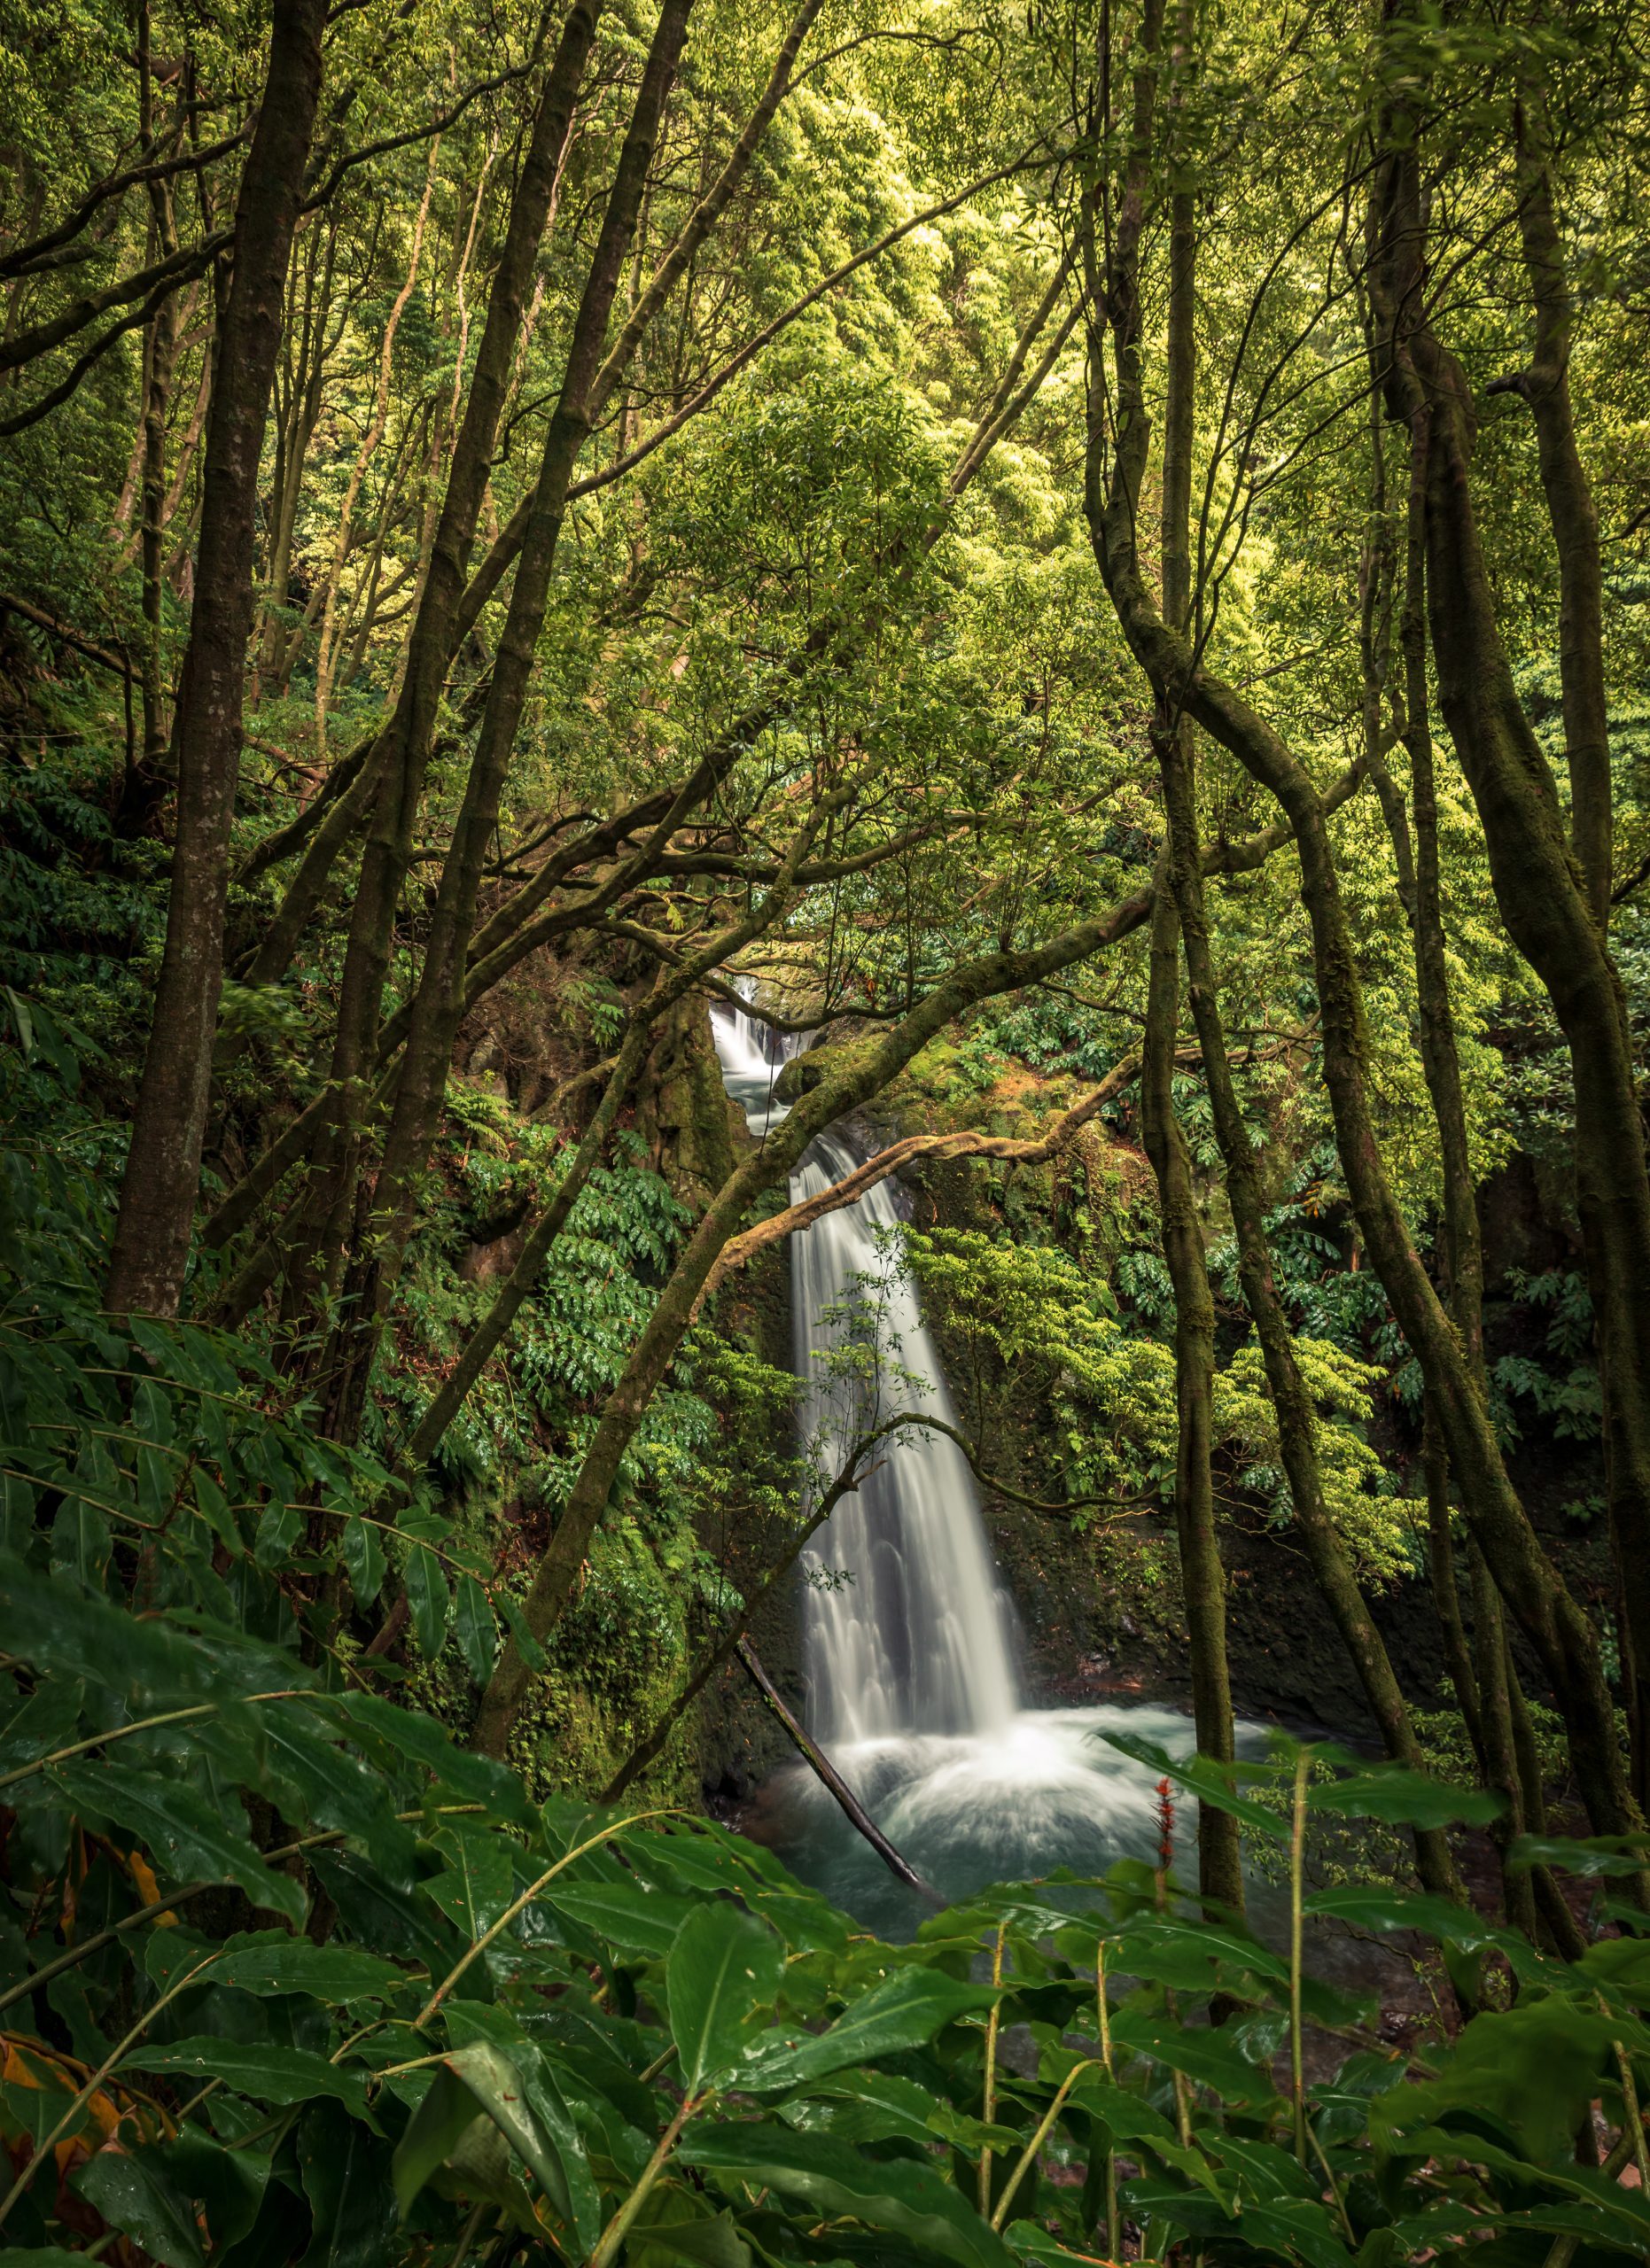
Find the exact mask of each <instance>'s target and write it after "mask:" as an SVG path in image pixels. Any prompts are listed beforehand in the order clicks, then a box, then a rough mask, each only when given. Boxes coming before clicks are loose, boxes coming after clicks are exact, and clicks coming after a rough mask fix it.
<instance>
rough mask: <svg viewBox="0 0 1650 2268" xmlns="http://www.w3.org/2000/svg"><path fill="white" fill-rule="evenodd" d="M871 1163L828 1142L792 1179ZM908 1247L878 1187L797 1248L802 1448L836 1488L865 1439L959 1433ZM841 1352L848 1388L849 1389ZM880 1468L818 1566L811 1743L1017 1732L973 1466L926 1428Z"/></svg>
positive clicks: (849, 1500)
mask: <svg viewBox="0 0 1650 2268" xmlns="http://www.w3.org/2000/svg"><path fill="white" fill-rule="evenodd" d="M859 1162H860V1161H859V1159H858V1158H857V1157H856V1156H855V1155H854V1153H853V1152H852V1149H850V1147H849V1146H848V1145H847V1144H846V1143H845V1142H844V1141H842V1140H841V1139H839V1138H835V1137H833V1136H831V1135H829V1134H827V1135H822V1136H821V1138H820V1139H819V1140H818V1141H817V1142H815V1143H814V1144H813V1146H812V1148H811V1149H810V1150H809V1151H808V1153H807V1154H806V1157H805V1158H804V1160H803V1161H802V1165H801V1167H800V1169H799V1170H798V1172H797V1173H796V1174H794V1175H793V1176H792V1177H791V1184H790V1189H791V1196H792V1199H793V1200H795V1199H798V1198H805V1197H813V1196H815V1195H817V1194H818V1193H819V1192H820V1191H821V1190H824V1189H828V1188H829V1187H831V1186H832V1185H833V1184H835V1183H837V1182H838V1181H840V1180H841V1179H842V1178H843V1177H844V1175H845V1174H847V1173H850V1172H852V1169H853V1168H854V1167H855V1166H856V1165H857V1164H858V1163H859ZM898 1239H899V1216H898V1215H897V1214H896V1212H895V1210H894V1206H893V1200H892V1197H891V1192H890V1186H889V1184H888V1183H887V1182H881V1183H879V1184H877V1186H876V1188H875V1189H872V1190H870V1191H868V1192H867V1194H866V1195H865V1196H864V1197H862V1198H861V1199H860V1201H859V1202H858V1203H857V1204H855V1205H850V1206H844V1208H843V1209H842V1210H841V1211H840V1212H837V1213H828V1214H826V1216H824V1218H823V1219H822V1220H820V1221H816V1222H815V1223H813V1227H812V1228H810V1229H805V1230H804V1231H802V1233H801V1234H800V1235H799V1236H798V1237H797V1238H796V1239H794V1240H793V1247H792V1256H791V1278H792V1284H793V1286H794V1293H795V1305H796V1333H797V1370H798V1374H799V1375H800V1376H801V1377H803V1378H805V1379H806V1380H807V1381H808V1391H807V1394H806V1398H805V1402H804V1406H803V1418H802V1425H803V1438H804V1440H805V1441H808V1442H809V1443H810V1444H811V1445H812V1447H813V1451H814V1454H815V1456H818V1457H819V1459H820V1462H821V1468H822V1470H823V1471H824V1472H828V1473H829V1472H831V1471H833V1470H834V1469H837V1468H838V1467H840V1466H841V1465H842V1464H843V1463H844V1462H845V1460H846V1458H847V1456H848V1455H849V1453H850V1451H851V1449H852V1444H853V1440H854V1437H855V1435H856V1434H857V1435H860V1436H863V1435H864V1434H865V1433H869V1432H871V1431H873V1430H874V1429H875V1428H876V1425H878V1424H880V1423H883V1422H885V1421H886V1420H887V1419H888V1418H889V1417H891V1416H893V1415H894V1414H895V1413H896V1411H899V1412H906V1411H910V1412H914V1413H916V1414H918V1415H923V1414H927V1415H931V1416H933V1417H938V1418H940V1419H942V1420H943V1421H944V1422H946V1424H950V1423H951V1422H953V1421H952V1412H951V1406H950V1403H949V1401H948V1400H947V1397H946V1389H945V1386H944V1384H943V1382H942V1374H941V1370H940V1363H939V1354H938V1348H936V1347H935V1345H934V1342H933V1340H932V1339H931V1337H930V1334H929V1331H928V1328H927V1325H926V1324H924V1323H923V1321H922V1313H921V1310H920V1309H919V1308H918V1306H917V1301H916V1293H915V1288H914V1287H913V1285H912V1284H911V1281H910V1278H909V1277H908V1276H907V1275H906V1274H904V1273H903V1272H901V1271H900V1270H898V1268H897V1267H893V1266H892V1265H891V1263H893V1262H896V1261H897V1257H898V1254H897V1244H898ZM856 1342H858V1343H859V1344H860V1345H863V1346H866V1347H867V1348H868V1360H867V1361H866V1362H865V1363H863V1365H862V1366H861V1365H855V1364H853V1363H852V1353H853V1351H854V1348H855V1344H856ZM844 1352H846V1353H847V1354H848V1355H849V1356H850V1362H849V1363H848V1364H847V1365H846V1366H843V1367H845V1370H846V1375H845V1376H841V1377H838V1376H835V1375H833V1371H832V1364H833V1362H835V1363H837V1364H838V1365H839V1366H840V1365H842V1357H843V1355H844ZM873 1455H874V1457H875V1463H874V1464H873V1465H872V1468H871V1470H870V1471H869V1472H868V1473H867V1475H866V1477H865V1478H864V1480H861V1482H860V1486H859V1488H858V1489H857V1490H856V1491H855V1493H854V1494H853V1495H850V1496H845V1497H844V1499H843V1501H842V1503H840V1504H839V1505H838V1506H837V1510H836V1511H834V1512H833V1513H832V1514H831V1517H830V1518H829V1521H828V1522H827V1523H826V1526H824V1528H823V1529H821V1533H820V1535H819V1537H818V1539H817V1540H816V1542H815V1544H814V1547H813V1550H811V1551H810V1552H808V1553H807V1555H806V1558H805V1561H804V1565H805V1567H806V1571H807V1573H808V1576H809V1578H810V1581H809V1588H808V1593H807V1600H806V1641H807V1643H806V1660H807V1670H808V1683H809V1688H810V1693H811V1698H812V1703H813V1722H814V1728H815V1729H816V1730H817V1732H818V1733H819V1735H820V1737H821V1739H822V1740H824V1741H826V1742H828V1743H829V1744H839V1743H850V1744H852V1743H858V1742H861V1741H869V1740H886V1739H888V1738H890V1737H892V1736H898V1735H900V1734H906V1733H998V1734H1000V1733H1003V1732H1005V1731H1006V1730H1007V1729H1008V1726H1009V1725H1010V1724H1011V1723H1012V1722H1013V1720H1014V1715H1015V1712H1016V1707H1017V1705H1018V1700H1019V1697H1018V1694H1017V1693H1016V1686H1015V1674H1014V1666H1013V1653H1012V1637H1011V1630H1010V1625H1009V1619H1008V1602H1007V1601H1006V1599H1005V1598H1004V1597H1003V1596H1002V1594H1001V1592H1000V1588H999V1587H998V1582H997V1574H996V1570H995V1568H994V1567H993V1566H992V1559H991V1552H990V1549H989V1547H988V1546H987V1544H986V1541H985V1526H984V1523H983V1522H982V1520H981V1518H980V1511H979V1503H978V1501H977V1497H976V1495H975V1493H974V1480H973V1475H972V1474H971V1473H970V1472H969V1466H968V1461H967V1459H966V1458H965V1457H964V1456H963V1455H962V1452H961V1449H959V1448H958V1447H957V1445H956V1443H955V1442H954V1441H952V1440H951V1439H950V1438H949V1437H948V1436H947V1435H946V1434H944V1433H923V1432H922V1431H921V1430H920V1429H918V1428H917V1427H915V1426H910V1427H906V1428H903V1429H902V1430H901V1431H899V1433H893V1434H891V1435H890V1436H889V1437H888V1438H887V1439H886V1440H884V1441H882V1442H879V1443H878V1445H877V1448H876V1450H875V1451H874V1452H873ZM844 1576H845V1577H846V1578H848V1580H845V1581H844V1580H841V1578H843V1577H844Z"/></svg>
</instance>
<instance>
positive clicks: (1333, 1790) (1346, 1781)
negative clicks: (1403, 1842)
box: [1306, 1764, 1506, 1827]
mask: <svg viewBox="0 0 1650 2268" xmlns="http://www.w3.org/2000/svg"><path fill="white" fill-rule="evenodd" d="M1306 1803H1307V1808H1308V1810H1310V1811H1314V1812H1325V1811H1327V1812H1338V1813H1342V1814H1344V1815H1345V1816H1347V1817H1348V1818H1350V1819H1381V1820H1385V1821H1388V1823H1389V1825H1392V1826H1397V1827H1449V1826H1452V1825H1453V1824H1454V1823H1455V1821H1458V1820H1459V1821H1465V1822H1466V1823H1467V1825H1468V1826H1471V1827H1487V1826H1488V1825H1489V1824H1490V1821H1491V1820H1493V1819H1498V1818H1499V1817H1500V1815H1501V1814H1502V1813H1503V1812H1504V1811H1505V1810H1506V1801H1505V1798H1502V1797H1500V1796H1498V1795H1497V1794H1495V1793H1494V1792H1493V1790H1490V1789H1488V1788H1461V1787H1457V1786H1454V1785H1453V1784H1452V1783H1451V1782H1449V1781H1448V1780H1435V1779H1434V1778H1433V1777H1432V1776H1431V1775H1430V1774H1429V1773H1426V1772H1411V1771H1408V1770H1406V1769H1405V1767H1404V1766H1403V1765H1401V1764H1374V1765H1369V1766H1366V1767H1365V1768H1364V1769H1362V1770H1360V1771H1356V1772H1351V1773H1349V1774H1348V1775H1346V1776H1345V1777H1344V1778H1343V1779H1339V1780H1332V1781H1327V1782H1320V1783H1317V1784H1315V1785H1314V1786H1312V1787H1311V1788H1310V1789H1309V1790H1307V1797H1306Z"/></svg>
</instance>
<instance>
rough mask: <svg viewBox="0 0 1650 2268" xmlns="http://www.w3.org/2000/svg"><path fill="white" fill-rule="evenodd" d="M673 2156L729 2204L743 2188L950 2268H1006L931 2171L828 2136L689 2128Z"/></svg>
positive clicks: (1005, 2258) (967, 2209)
mask: <svg viewBox="0 0 1650 2268" xmlns="http://www.w3.org/2000/svg"><path fill="white" fill-rule="evenodd" d="M677 2155H678V2157H679V2158H680V2159H681V2161H682V2162H683V2163H686V2164H688V2165H691V2166H697V2168H698V2170H699V2171H701V2172H702V2173H706V2174H709V2175H710V2176H711V2177H712V2179H713V2180H716V2181H718V2182H719V2183H720V2185H721V2186H722V2187H724V2188H725V2189H727V2190H728V2193H729V2194H730V2195H731V2196H733V2197H734V2199H735V2202H740V2201H739V2198H738V2192H737V2189H736V2187H735V2186H734V2185H735V2184H737V2183H740V2182H749V2183H751V2185H752V2186H755V2187H759V2188H767V2189H772V2190H775V2191H777V2193H778V2194H779V2195H781V2196H782V2197H789V2198H794V2199H796V2200H797V2201H798V2203H800V2204H802V2205H804V2206H806V2208H807V2210H809V2211H810V2212H811V2213H813V2214H815V2215H817V2216H818V2217H819V2218H821V2219H823V2220H833V2219H836V2218H838V2217H839V2216H841V2217H845V2218H851V2219H854V2220H860V2221H866V2222H868V2223H869V2225H870V2226H871V2227H873V2228H876V2229H886V2230H887V2231H889V2233H891V2234H892V2235H894V2236H899V2237H903V2238H905V2239H906V2240H907V2241H908V2242H910V2243H912V2244H915V2245H920V2246H921V2247H922V2249H923V2250H924V2251H926V2252H930V2253H933V2254H935V2255H936V2256H938V2258H939V2259H941V2260H948V2261H951V2262H952V2263H953V2264H954V2268H1011V2263H1012V2260H1013V2255H1012V2254H1011V2253H1010V2252H1009V2250H1008V2247H1007V2245H1005V2244H1004V2242H1003V2241H1002V2239H1001V2238H1000V2236H998V2235H996V2234H995V2233H993V2232H992V2230H991V2229H989V2228H987V2226H986V2225H985V2222H984V2221H983V2220H981V2218H979V2216H978V2214H977V2213H976V2212H975V2210H974V2209H973V2208H972V2206H970V2205H969V2204H967V2203H965V2202H964V2201H963V2199H962V2197H961V2195H960V2194H958V2192H957V2191H956V2190H955V2189H954V2188H953V2186H952V2185H951V2183H950V2182H948V2181H946V2179H944V2177H943V2176H942V2175H941V2174H939V2173H938V2172H937V2171H935V2169H934V2168H933V2167H931V2166H928V2165H922V2164H920V2163H915V2162H913V2161H912V2160H910V2159H893V2160H877V2159H874V2158H865V2157H861V2156H860V2154H859V2152H858V2151H857V2150H854V2149H852V2148H849V2146H848V2145H847V2144H846V2143H845V2142H838V2141H835V2140H832V2139H831V2138H830V2136H829V2135H826V2134H796V2133H793V2132H791V2131H790V2128H789V2127H785V2126H775V2125H768V2124H763V2125H749V2126H746V2125H738V2124H729V2125H725V2126H709V2127H704V2126H701V2127H697V2128H691V2129H689V2132H688V2134H687V2135H686V2136H685V2137H684V2139H683V2140H682V2142H681V2144H680V2146H679V2148H678V2150H677Z"/></svg>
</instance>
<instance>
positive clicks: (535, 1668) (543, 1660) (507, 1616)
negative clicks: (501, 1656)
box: [497, 1585, 550, 1677]
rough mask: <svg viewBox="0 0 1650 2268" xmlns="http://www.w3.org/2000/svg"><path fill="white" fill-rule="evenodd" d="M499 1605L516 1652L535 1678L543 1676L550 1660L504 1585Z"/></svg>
mask: <svg viewBox="0 0 1650 2268" xmlns="http://www.w3.org/2000/svg"><path fill="white" fill-rule="evenodd" d="M497 1605H498V1611H499V1612H500V1613H501V1614H502V1616H503V1618H504V1623H505V1627H507V1629H508V1630H509V1632H510V1636H511V1637H512V1638H513V1639H514V1640H515V1642H516V1651H518V1653H519V1654H520V1656H521V1658H522V1659H523V1661H524V1662H525V1663H526V1665H527V1667H528V1668H529V1669H530V1670H531V1671H532V1672H533V1675H534V1676H535V1677H536V1676H539V1675H541V1674H542V1673H543V1672H544V1671H545V1670H547V1669H548V1668H549V1663H550V1658H549V1655H548V1654H547V1653H546V1652H545V1651H544V1649H543V1647H542V1646H541V1644H540V1643H539V1642H538V1640H537V1639H536V1638H535V1637H534V1636H533V1633H532V1631H531V1630H529V1629H528V1627H527V1618H526V1616H525V1614H524V1613H523V1612H522V1611H521V1608H520V1606H519V1604H518V1602H517V1601H516V1600H515V1599H513V1598H512V1597H511V1596H510V1593H509V1592H508V1591H507V1590H505V1589H504V1588H502V1585H501V1587H500V1588H499V1592H498V1596H497Z"/></svg>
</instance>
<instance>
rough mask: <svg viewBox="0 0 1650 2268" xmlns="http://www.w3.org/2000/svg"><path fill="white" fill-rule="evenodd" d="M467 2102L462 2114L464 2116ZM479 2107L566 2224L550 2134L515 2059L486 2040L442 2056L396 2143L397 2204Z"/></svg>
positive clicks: (558, 2158) (561, 2171)
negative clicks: (432, 2080)
mask: <svg viewBox="0 0 1650 2268" xmlns="http://www.w3.org/2000/svg"><path fill="white" fill-rule="evenodd" d="M528 2053H529V2054H530V2053H531V2051H528ZM466 2102H467V2103H468V2106H469V2110H470V2117H465V2116H464V2105H465V2103H466ZM478 2113H479V2114H481V2115H483V2116H485V2117H487V2118H490V2119H491V2120H492V2122H493V2124H494V2126H496V2127H497V2129H498V2131H499V2132H500V2133H501V2134H502V2136H503V2137H504V2139H505V2140H506V2141H507V2142H508V2143H509V2144H510V2148H512V2149H513V2150H514V2151H515V2152H516V2154H517V2155H518V2156H519V2157H521V2158H523V2159H524V2160H525V2162H526V2163H527V2164H528V2165H529V2166H531V2167H532V2169H533V2172H534V2174H535V2175H536V2176H537V2177H538V2181H539V2186H540V2187H541V2189H542V2190H543V2192H544V2194H545V2196H546V2197H547V2198H548V2199H549V2203H550V2206H551V2209H552V2210H554V2212H555V2213H556V2216H557V2218H559V2219H560V2220H562V2221H563V2222H564V2223H565V2224H567V2225H572V2224H573V2222H574V2220H575V2218H576V2217H575V2212H574V2202H573V2198H572V2193H571V2191H570V2188H569V2186H568V2179H567V2171H566V2168H565V2166H564V2163H563V2160H562V2154H561V2150H560V2148H559V2147H558V2145H557V2142H556V2135H555V2133H554V2132H552V2131H551V2127H550V2125H549V2124H547V2122H546V2120H545V2119H544V2117H542V2116H541V2113H540V2111H539V2109H537V2108H536V2107H535V2105H534V2102H533V2098H532V2095H531V2093H530V2092H529V2089H528V2085H527V2081H526V2078H525V2076H524V2073H523V2070H522V2069H521V2068H520V2066H519V2064H518V2062H515V2061H514V2060H512V2058H511V2057H510V2056H509V2055H507V2054H505V2053H504V2051H503V2050H502V2048H500V2047H494V2046H493V2045H492V2043H491V2042H489V2041H485V2040H478V2041H476V2042H474V2044H473V2045H471V2047H461V2048H458V2049H456V2050H455V2052H454V2053H453V2054H450V2055H447V2056H444V2057H443V2058H442V2061H441V2068H440V2075H439V2076H438V2078H437V2081H436V2084H435V2085H434V2086H433V2087H432V2089H431V2091H430V2093H429V2094H427V2095H426V2096H425V2097H424V2102H423V2104H422V2105H421V2106H420V2108H419V2110H418V2112H417V2114H416V2117H415V2118H414V2120H413V2122H412V2124H411V2125H409V2128H408V2131H407V2134H406V2136H405V2137H404V2138H403V2140H402V2142H401V2148H399V2149H398V2150H397V2151H396V2154H395V2176H394V2179H395V2195H396V2201H397V2202H398V2204H399V2205H400V2206H401V2210H402V2211H403V2212H405V2211H406V2210H407V2207H408V2205H409V2203H410V2202H411V2201H412V2199H413V2198H414V2197H415V2196H416V2194H417V2193H418V2190H419V2189H420V2188H422V2187H423V2186H424V2183H425V2182H426V2181H427V2180H428V2179H430V2176H431V2174H432V2172H433V2171H434V2170H435V2168H436V2166H438V2165H439V2164H440V2163H442V2161H443V2160H444V2159H445V2158H447V2157H448V2156H450V2155H451V2153H452V2150H453V2148H454V2147H455V2144H456V2142H457V2140H458V2139H459V2138H460V2137H461V2136H462V2135H463V2134H464V2133H465V2132H468V2130H469V2127H470V2125H471V2122H472V2120H473V2118H474V2117H475V2116H476V2115H477V2114H478Z"/></svg>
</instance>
